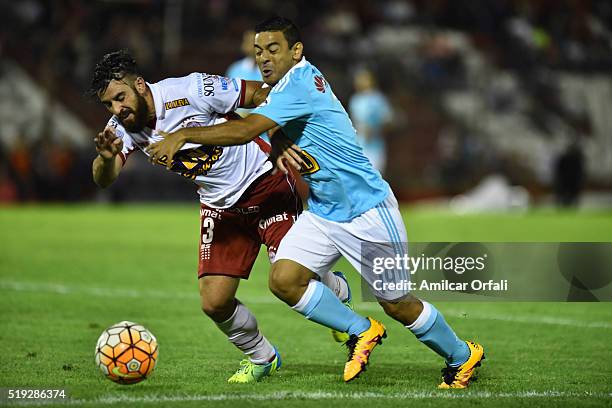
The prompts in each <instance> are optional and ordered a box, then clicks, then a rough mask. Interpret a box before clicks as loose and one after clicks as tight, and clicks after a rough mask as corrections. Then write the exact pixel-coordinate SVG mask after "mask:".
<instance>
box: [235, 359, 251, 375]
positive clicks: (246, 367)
mask: <svg viewBox="0 0 612 408" xmlns="http://www.w3.org/2000/svg"><path fill="white" fill-rule="evenodd" d="M252 368H253V367H252V364H251V362H250V361H249V360H242V361H241V362H240V369H239V370H238V374H248V373H249V372H250V371H251V369H252Z"/></svg>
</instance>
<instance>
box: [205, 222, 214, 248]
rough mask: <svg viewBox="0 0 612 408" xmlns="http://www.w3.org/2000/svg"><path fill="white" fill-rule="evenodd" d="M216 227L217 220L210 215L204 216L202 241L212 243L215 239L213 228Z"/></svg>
mask: <svg viewBox="0 0 612 408" xmlns="http://www.w3.org/2000/svg"><path fill="white" fill-rule="evenodd" d="M214 228H215V220H213V219H212V218H210V217H206V218H204V220H203V221H202V243H203V244H210V243H211V242H212V240H213V229H214Z"/></svg>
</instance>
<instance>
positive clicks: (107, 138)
mask: <svg viewBox="0 0 612 408" xmlns="http://www.w3.org/2000/svg"><path fill="white" fill-rule="evenodd" d="M94 143H95V145H96V151H97V152H98V156H97V157H96V158H95V159H94V161H93V163H92V172H93V179H94V182H95V183H96V184H97V185H98V186H100V187H102V188H106V187H108V186H110V185H111V184H112V183H113V182H114V181H115V180H116V179H117V177H119V173H120V172H121V168H122V167H123V161H122V160H121V157H120V156H119V153H120V152H121V149H122V148H123V141H122V140H121V139H120V138H118V137H117V136H116V135H115V132H114V131H113V129H111V128H108V127H107V128H106V129H104V131H102V132H100V133H98V134H97V135H96V137H94Z"/></svg>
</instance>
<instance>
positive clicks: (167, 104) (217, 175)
mask: <svg viewBox="0 0 612 408" xmlns="http://www.w3.org/2000/svg"><path fill="white" fill-rule="evenodd" d="M147 85H148V86H149V88H150V89H151V93H152V94H153V101H154V103H155V115H156V120H155V123H154V124H153V123H151V124H149V125H148V126H147V127H145V128H144V129H143V130H142V131H141V132H138V133H136V132H128V131H127V130H126V129H125V128H124V127H123V125H121V122H120V121H119V119H118V118H117V117H116V116H113V117H112V118H111V119H110V120H109V122H108V126H110V127H113V128H114V129H115V133H116V135H117V136H118V137H120V138H121V139H122V140H123V151H122V152H121V158H122V159H123V161H124V163H125V161H126V160H127V157H128V156H129V155H130V153H132V152H133V151H134V150H135V149H139V150H141V151H142V152H143V153H145V154H146V152H145V151H144V148H145V147H147V146H148V145H149V144H151V143H155V142H157V141H159V140H161V139H162V137H161V136H160V135H159V134H158V131H164V132H174V131H177V130H179V129H180V128H184V127H192V126H211V125H216V124H219V123H223V122H225V121H226V120H228V119H231V117H232V115H234V116H235V115H236V114H234V113H233V111H234V110H235V109H236V108H237V107H239V106H241V105H242V103H243V100H244V93H245V86H246V85H245V82H244V81H243V80H240V79H232V78H225V77H220V76H217V75H208V74H203V73H192V74H190V75H188V76H185V77H181V78H168V79H165V80H163V81H160V82H157V83H155V84H149V83H147ZM236 117H237V116H236ZM268 152H269V145H267V143H266V142H264V141H263V140H261V139H257V140H255V141H252V142H249V143H246V144H243V145H239V146H205V145H197V144H192V143H186V144H185V145H184V146H183V147H182V148H181V150H179V151H178V152H177V153H176V154H175V156H174V159H173V161H172V167H171V170H172V171H174V172H176V173H177V174H180V175H181V176H183V177H186V178H188V179H190V180H193V182H194V183H196V184H197V185H198V194H199V195H200V201H201V202H202V203H203V204H206V205H207V206H209V207H213V208H228V207H231V206H232V205H233V204H235V203H236V201H238V199H239V198H240V196H241V195H242V193H243V192H244V191H245V190H246V189H247V188H248V187H249V185H250V184H251V183H252V182H253V181H254V180H255V179H257V178H258V177H259V176H261V175H262V174H264V173H265V172H267V171H269V170H270V169H272V163H270V162H269V161H268V155H267V153H268ZM158 164H162V165H165V160H164V161H159V162H158Z"/></svg>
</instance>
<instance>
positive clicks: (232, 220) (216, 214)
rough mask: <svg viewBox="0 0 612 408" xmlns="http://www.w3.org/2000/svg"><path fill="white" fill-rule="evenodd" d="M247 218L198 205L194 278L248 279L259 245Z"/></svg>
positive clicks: (237, 213) (231, 212) (244, 215)
mask: <svg viewBox="0 0 612 408" xmlns="http://www.w3.org/2000/svg"><path fill="white" fill-rule="evenodd" d="M247 217H248V215H246V214H242V213H240V212H233V211H230V210H226V211H217V210H215V209H211V208H209V207H206V206H205V205H203V204H202V206H201V209H200V239H199V241H200V242H199V257H198V258H199V262H198V278H202V277H204V276H216V275H222V276H230V277H234V278H242V279H248V277H249V275H250V272H251V269H252V267H253V264H254V263H255V260H256V259H257V255H258V253H259V247H260V246H261V241H260V239H259V236H258V235H257V232H256V231H255V230H254V228H253V227H251V226H250V225H249V224H248V223H247V222H246V221H245V220H246V219H247Z"/></svg>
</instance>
